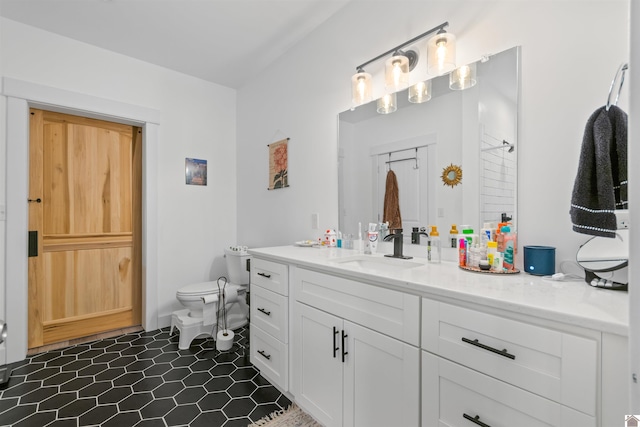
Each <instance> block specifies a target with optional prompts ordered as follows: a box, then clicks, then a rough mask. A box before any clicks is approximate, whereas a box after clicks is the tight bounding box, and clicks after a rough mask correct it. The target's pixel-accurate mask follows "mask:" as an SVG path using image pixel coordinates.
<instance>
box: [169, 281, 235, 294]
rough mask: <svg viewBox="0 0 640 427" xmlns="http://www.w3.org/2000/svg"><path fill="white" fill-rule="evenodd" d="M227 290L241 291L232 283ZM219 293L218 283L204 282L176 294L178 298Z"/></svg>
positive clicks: (183, 288)
mask: <svg viewBox="0 0 640 427" xmlns="http://www.w3.org/2000/svg"><path fill="white" fill-rule="evenodd" d="M226 287H227V289H235V290H236V291H239V288H240V287H239V286H238V285H234V284H232V283H227V286H226ZM217 293H218V283H217V282H202V283H192V284H191V285H187V286H183V287H182V288H180V289H178V292H176V295H177V296H196V297H197V296H204V295H210V294H217Z"/></svg>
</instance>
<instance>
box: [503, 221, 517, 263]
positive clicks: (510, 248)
mask: <svg viewBox="0 0 640 427" xmlns="http://www.w3.org/2000/svg"><path fill="white" fill-rule="evenodd" d="M505 228H509V227H504V228H503V230H504V229H505ZM503 234H504V237H503V239H504V260H503V265H504V268H505V270H513V269H514V268H515V265H516V232H515V231H510V229H509V230H508V231H507V232H506V233H503Z"/></svg>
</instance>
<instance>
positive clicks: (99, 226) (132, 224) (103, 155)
mask: <svg viewBox="0 0 640 427" xmlns="http://www.w3.org/2000/svg"><path fill="white" fill-rule="evenodd" d="M30 128H31V138H30V155H31V158H30V184H29V190H30V197H31V199H36V198H41V200H42V202H41V203H35V202H31V203H30V204H29V229H30V230H37V231H38V256H36V257H30V258H29V295H30V301H29V331H30V332H29V347H30V348H32V347H38V346H41V345H45V344H50V343H53V342H58V341H62V340H68V339H73V338H78V337H82V336H87V335H92V334H95V333H99V332H103V331H108V330H112V329H117V328H123V327H128V326H134V325H138V324H139V323H140V313H141V307H140V304H141V299H140V291H141V268H140V265H141V257H140V255H141V248H140V241H141V231H140V230H141V218H142V217H141V200H140V199H141V176H142V173H141V165H142V161H141V152H142V150H141V131H140V129H137V128H134V127H132V126H127V125H122V124H118V123H111V122H106V121H101V120H94V119H88V118H83V117H77V116H70V115H64V114H60V113H53V112H48V111H42V110H35V109H33V110H32V111H31V126H30Z"/></svg>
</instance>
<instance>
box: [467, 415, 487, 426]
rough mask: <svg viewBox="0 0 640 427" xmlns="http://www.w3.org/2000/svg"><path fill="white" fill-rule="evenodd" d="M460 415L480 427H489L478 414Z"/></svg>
mask: <svg viewBox="0 0 640 427" xmlns="http://www.w3.org/2000/svg"><path fill="white" fill-rule="evenodd" d="M462 416H463V417H464V418H465V419H467V420H469V421H471V422H472V423H474V424H477V425H479V426H480V427H491V426H490V425H489V424H485V423H483V422H482V421H480V415H476V416H475V417H472V416H471V415H467V414H462Z"/></svg>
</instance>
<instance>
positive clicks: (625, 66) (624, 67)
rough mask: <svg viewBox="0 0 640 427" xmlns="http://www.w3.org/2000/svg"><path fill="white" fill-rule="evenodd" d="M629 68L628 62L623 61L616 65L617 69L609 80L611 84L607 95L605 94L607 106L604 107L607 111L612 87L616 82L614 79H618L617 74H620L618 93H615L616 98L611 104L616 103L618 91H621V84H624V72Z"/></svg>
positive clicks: (618, 95)
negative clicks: (618, 65)
mask: <svg viewBox="0 0 640 427" xmlns="http://www.w3.org/2000/svg"><path fill="white" fill-rule="evenodd" d="M628 69H629V64H627V63H623V64H620V67H618V71H616V75H615V76H614V77H613V80H612V81H611V86H610V87H609V96H607V106H606V107H605V109H606V110H607V111H609V108H611V105H612V104H611V94H612V93H613V87H614V86H615V84H616V80H617V79H618V75H620V86H618V93H617V94H616V99H615V101H614V102H613V105H618V98H620V92H621V91H622V85H623V84H624V73H625V72H626V71H627V70H628Z"/></svg>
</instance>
